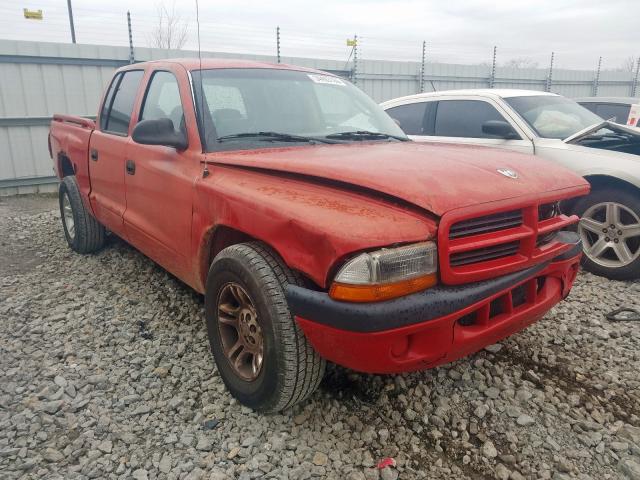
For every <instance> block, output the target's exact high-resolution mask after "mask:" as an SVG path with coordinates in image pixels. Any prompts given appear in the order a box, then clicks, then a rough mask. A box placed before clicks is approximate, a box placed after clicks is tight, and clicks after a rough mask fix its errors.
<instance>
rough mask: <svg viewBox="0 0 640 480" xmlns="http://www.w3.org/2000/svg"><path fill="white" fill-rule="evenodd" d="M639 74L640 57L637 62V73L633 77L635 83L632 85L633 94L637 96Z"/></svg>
mask: <svg viewBox="0 0 640 480" xmlns="http://www.w3.org/2000/svg"><path fill="white" fill-rule="evenodd" d="M638 76H640V57H638V61H637V62H636V75H635V77H633V84H632V85H631V96H632V97H635V96H636V89H637V88H638Z"/></svg>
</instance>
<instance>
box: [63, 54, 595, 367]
mask: <svg viewBox="0 0 640 480" xmlns="http://www.w3.org/2000/svg"><path fill="white" fill-rule="evenodd" d="M232 67H233V68H295V69H298V70H305V71H313V70H310V69H303V68H302V69H300V68H298V67H287V66H284V65H278V66H275V65H271V64H266V63H260V62H244V61H235V60H214V59H204V60H203V68H232ZM197 68H199V65H198V61H197V60H194V59H190V60H184V61H158V62H149V63H141V64H136V65H132V66H128V67H124V68H122V69H120V70H128V69H137V70H140V69H142V70H144V72H145V73H144V78H143V80H142V82H141V85H140V89H139V91H138V93H137V98H136V101H135V105H134V111H133V116H132V120H131V124H130V127H129V135H128V136H117V135H113V134H110V133H108V132H101V131H100V130H99V125H100V119H99V118H98V120H97V122H95V123H94V122H92V121H89V120H86V119H81V118H79V117H72V116H60V115H58V116H56V117H55V119H54V121H53V122H52V124H51V132H50V139H51V147H52V151H53V156H54V166H55V168H56V172H57V174H58V176H61V175H62V172H61V166H60V165H61V164H60V161H61V159H63V158H68V159H69V160H70V161H71V163H72V165H73V168H74V171H75V174H76V177H77V180H78V184H79V187H80V191H81V195H82V197H83V201H84V202H85V204H86V205H87V207H88V208H90V209H91V211H92V212H93V213H94V215H95V216H96V218H97V219H98V220H99V221H100V222H101V223H103V224H104V225H105V226H107V227H108V228H109V229H111V230H112V231H114V232H116V233H117V234H118V235H120V236H121V237H123V238H124V239H126V240H127V241H129V242H130V243H132V244H133V245H134V246H135V247H137V248H138V249H139V250H140V251H142V252H143V253H144V254H146V255H148V256H149V257H150V258H152V259H153V260H155V261H156V262H157V263H159V264H160V265H162V266H163V267H165V268H166V269H167V270H169V271H170V272H171V273H173V274H174V275H176V276H177V277H178V278H180V279H181V280H183V281H184V282H186V283H187V284H189V285H191V286H192V287H193V288H194V289H196V290H197V291H199V292H203V291H204V279H205V278H206V272H207V270H208V268H209V264H210V262H211V260H212V248H213V247H212V245H215V244H218V243H220V238H222V237H217V235H218V232H221V231H225V232H227V234H226V235H228V231H229V230H231V231H233V232H235V233H234V235H236V236H237V237H238V238H242V239H257V240H260V241H263V242H264V243H266V244H268V245H270V246H271V248H273V249H274V250H275V251H276V252H277V253H278V254H279V255H280V256H281V257H282V259H283V260H284V262H285V263H286V264H287V265H288V266H289V267H291V268H292V269H295V270H298V271H300V272H302V273H303V274H304V275H305V276H306V277H308V278H309V279H311V280H312V281H313V282H315V284H316V285H317V286H318V287H320V288H323V289H326V288H328V285H329V284H330V282H331V279H332V277H333V275H334V273H335V271H336V269H337V268H338V267H339V266H340V265H341V264H342V262H343V261H344V260H345V258H346V257H348V256H350V255H353V254H354V253H356V252H359V251H362V250H370V249H376V248H381V247H386V246H390V245H394V244H402V243H410V242H418V241H424V240H427V239H435V238H436V236H437V231H438V222H439V221H440V217H442V223H443V224H444V225H446V224H447V223H446V222H450V221H452V220H453V219H456V218H462V216H464V215H486V214H489V213H493V212H496V211H500V210H501V209H504V208H508V207H511V206H513V205H516V204H519V203H523V202H524V203H527V204H537V203H539V202H540V201H542V199H551V200H559V199H561V198H565V197H568V196H575V195H580V194H584V193H586V192H587V189H588V187H587V184H586V182H585V181H584V180H583V179H582V178H580V177H579V176H577V175H574V174H573V173H570V172H568V171H566V170H564V169H561V168H560V167H558V166H556V165H553V164H551V163H546V162H544V161H543V160H540V159H538V158H536V157H533V156H528V155H522V154H518V153H514V152H508V151H504V150H492V149H487V148H481V147H472V146H453V145H445V144H440V145H428V144H424V143H422V144H418V143H409V142H407V143H373V142H368V143H367V142H365V143H360V144H349V145H308V146H294V147H287V148H268V149H261V150H247V151H235V152H224V153H211V154H207V155H203V154H202V147H201V144H200V140H199V136H198V132H197V128H196V118H195V111H194V108H193V103H192V100H191V98H192V97H191V87H190V85H189V77H188V74H187V70H189V69H197ZM155 70H168V71H171V72H172V73H173V74H174V75H175V76H176V78H177V79H178V83H179V88H180V96H181V98H182V102H183V107H184V115H185V124H186V126H187V132H188V140H189V147H188V148H187V149H186V150H185V151H182V152H177V151H176V150H174V149H171V148H168V147H163V146H151V145H139V144H136V143H134V142H133V141H132V140H131V137H130V135H131V131H132V130H133V127H134V125H135V124H136V122H137V119H138V115H139V111H140V108H141V104H142V99H143V96H144V92H145V89H146V86H147V83H148V81H149V78H150V76H151V74H152V73H153V71H155ZM98 111H101V108H98ZM90 148H95V149H96V150H98V154H99V160H98V161H97V162H95V161H92V160H89V150H90ZM126 160H133V161H134V162H135V163H136V174H135V175H133V176H131V175H127V174H125V162H126ZM205 161H206V162H207V163H209V167H208V168H209V176H208V177H206V178H204V177H203V174H202V172H203V163H204V162H205ZM498 168H509V169H511V170H515V171H517V172H518V174H519V178H518V179H515V180H514V179H511V178H506V177H504V176H502V175H500V174H498V173H497V172H496V170H497V169H498ZM461 215H462V216H461ZM216 238H217V239H218V240H216V241H214V239H216ZM225 238H226V237H225ZM440 241H441V242H442V245H441V261H443V260H442V259H443V257H442V255H443V253H442V248H443V246H446V248H447V249H449V248H453V247H454V246H451V245H446V239H443V238H440ZM222 243H223V246H224V242H222ZM551 254H552V253H549V254H548V255H546V256H539V257H535V258H534V256H533V255H530V256H529V263H536V262H539V261H541V259H543V258H547V257H548V256H550V255H551ZM521 267H522V268H523V267H524V264H522V265H516V266H514V265H507V266H505V265H502V266H501V267H500V268H502V269H503V270H504V269H506V270H509V269H513V268H521ZM500 268H498V269H493V270H491V271H488V272H484V273H482V274H480V273H478V272H475V273H474V275H475V277H474V276H465V275H463V274H462V273H461V272H454V271H453V270H451V269H448V268H447V266H446V262H445V264H444V268H443V269H442V280H444V281H447V282H450V283H460V282H466V281H470V280H471V279H473V278H478V275H479V276H483V275H484V276H496V275H497V274H499V273H500V272H501V271H503V270H500ZM551 303H553V302H548V303H544V304H543V305H541V306H540V307H539V310H540V311H539V313H540V315H541V314H542V313H544V311H546V309H548V308H549V307H550V305H551ZM536 315H537V314H536ZM527 318H529V317H527ZM441 322H442V320H440V321H438V322H435V323H434V322H429V325H428V326H427V325H425V326H423V327H421V332H422V333H420V332H416V335H417V336H416V337H415V338H420V335H423V336H425V335H426V336H429V337H430V338H432V340H430V341H429V342H430V343H429V345H430V346H433V347H434V350H433V351H431V352H428V356H431V357H434V356H435V357H438V358H439V357H440V356H441V354H442V352H441V349H440V347H438V345H446V344H447V342H448V343H449V344H450V343H451V341H450V338H449V337H451V336H452V335H453V330H452V329H449V330H448V331H446V329H445V330H442V329H440V328H437V325H439V324H440V323H441ZM301 323H302V324H303V325H304V323H305V322H304V321H303V320H301ZM432 330H433V332H432ZM305 331H307V333H308V334H309V335H310V338H312V339H313V341H315V342H318V348H322V349H323V352H324V349H325V348H326V345H327V344H326V343H323V341H322V340H321V339H319V337H318V335H319V334H318V333H317V332H318V330H317V329H316V328H314V327H312V326H309V325H306V327H305ZM314 332H315V333H314ZM327 335H328V334H327V332H324V333H323V334H322V335H321V338H326V337H327ZM344 338H345V339H347V338H349V337H348V336H345V337H344ZM363 338H364V337H362V338H360V337H358V338H352V340H353V341H358V342H360V341H362V340H363ZM412 338H414V337H412ZM366 339H367V340H366V342H365V343H367V346H363V348H365V349H366V350H367V351H369V352H373V351H374V350H375V348H383V347H385V345H386V343H385V342H387V340H385V339H381V338H380V336H379V335H377V334H368V335H366ZM331 341H333V340H331ZM336 341H337V340H336ZM338 343H339V342H338ZM352 345H353V344H352ZM396 348H399V347H398V346H397V345H396ZM435 357H434V358H431V360H429V361H432V362H435V361H436V360H437V358H435ZM374 364H375V362H374V363H372V365H374ZM408 364H411V361H409V362H408ZM423 364H424V361H423V360H421V363H420V365H423ZM415 366H416V367H417V365H415Z"/></svg>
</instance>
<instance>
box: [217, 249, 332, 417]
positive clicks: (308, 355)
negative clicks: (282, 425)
mask: <svg viewBox="0 0 640 480" xmlns="http://www.w3.org/2000/svg"><path fill="white" fill-rule="evenodd" d="M301 283H302V281H301V279H300V277H299V276H298V275H296V274H295V273H294V272H292V271H291V270H290V269H289V268H287V266H286V265H284V263H283V262H282V260H280V258H279V257H278V256H277V255H276V254H275V253H273V252H272V251H271V250H269V249H268V248H266V247H265V246H264V245H262V244H260V243H245V244H238V245H233V246H231V247H228V248H225V249H224V250H222V251H221V252H220V253H219V254H218V255H217V256H216V258H215V259H214V261H213V263H212V265H211V268H210V269H209V275H208V277H207V287H206V292H205V314H206V322H207V332H208V336H209V342H210V345H211V351H212V353H213V357H214V359H215V362H216V365H217V366H218V371H219V372H220V375H221V377H222V380H223V381H224V383H225V385H226V386H227V388H228V389H229V391H230V392H231V394H232V395H233V396H234V397H236V398H237V399H238V400H239V401H240V402H241V403H243V404H244V405H247V406H248V407H251V408H253V409H255V410H259V411H264V412H275V411H280V410H283V409H286V408H289V407H291V406H292V405H294V404H296V403H298V402H301V401H302V400H304V399H306V398H307V397H308V396H309V395H311V394H312V393H313V392H314V391H315V389H316V388H317V387H318V385H319V383H320V381H321V380H322V377H323V375H324V370H325V361H324V360H323V359H322V358H321V357H320V356H319V355H318V354H317V353H316V352H315V351H314V350H313V347H312V346H311V345H310V344H309V342H308V341H307V339H306V337H305V336H304V334H303V333H302V331H301V330H300V328H299V327H298V325H297V324H296V322H295V320H294V318H293V316H292V315H291V312H290V311H289V308H288V305H287V301H286V299H285V296H284V291H285V288H286V286H287V285H288V284H296V285H300V284H301Z"/></svg>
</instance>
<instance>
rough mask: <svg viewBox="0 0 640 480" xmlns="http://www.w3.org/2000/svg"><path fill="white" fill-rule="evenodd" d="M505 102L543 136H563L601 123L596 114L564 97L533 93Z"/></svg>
mask: <svg viewBox="0 0 640 480" xmlns="http://www.w3.org/2000/svg"><path fill="white" fill-rule="evenodd" d="M505 101H506V102H507V103H508V104H509V105H511V106H512V107H513V109H514V110H515V111H516V112H518V114H519V115H520V116H521V117H522V118H524V120H525V121H526V122H527V123H528V124H529V126H530V127H531V128H532V129H533V130H534V131H535V132H536V133H537V134H538V136H540V137H542V138H560V139H564V138H567V137H569V136H571V135H573V134H574V133H577V132H579V131H580V130H584V129H585V128H588V127H591V126H592V125H595V124H597V123H601V122H602V118H600V117H599V116H597V115H596V114H595V113H592V112H590V111H589V110H587V109H586V108H584V107H583V106H581V105H578V104H577V103H576V102H574V101H573V100H569V99H568V98H564V97H556V96H551V95H539V96H538V95H534V96H530V97H510V98H505Z"/></svg>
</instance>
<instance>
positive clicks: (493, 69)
mask: <svg viewBox="0 0 640 480" xmlns="http://www.w3.org/2000/svg"><path fill="white" fill-rule="evenodd" d="M497 55H498V47H493V62H492V63H491V78H489V88H493V86H494V85H495V83H496V57H497Z"/></svg>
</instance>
